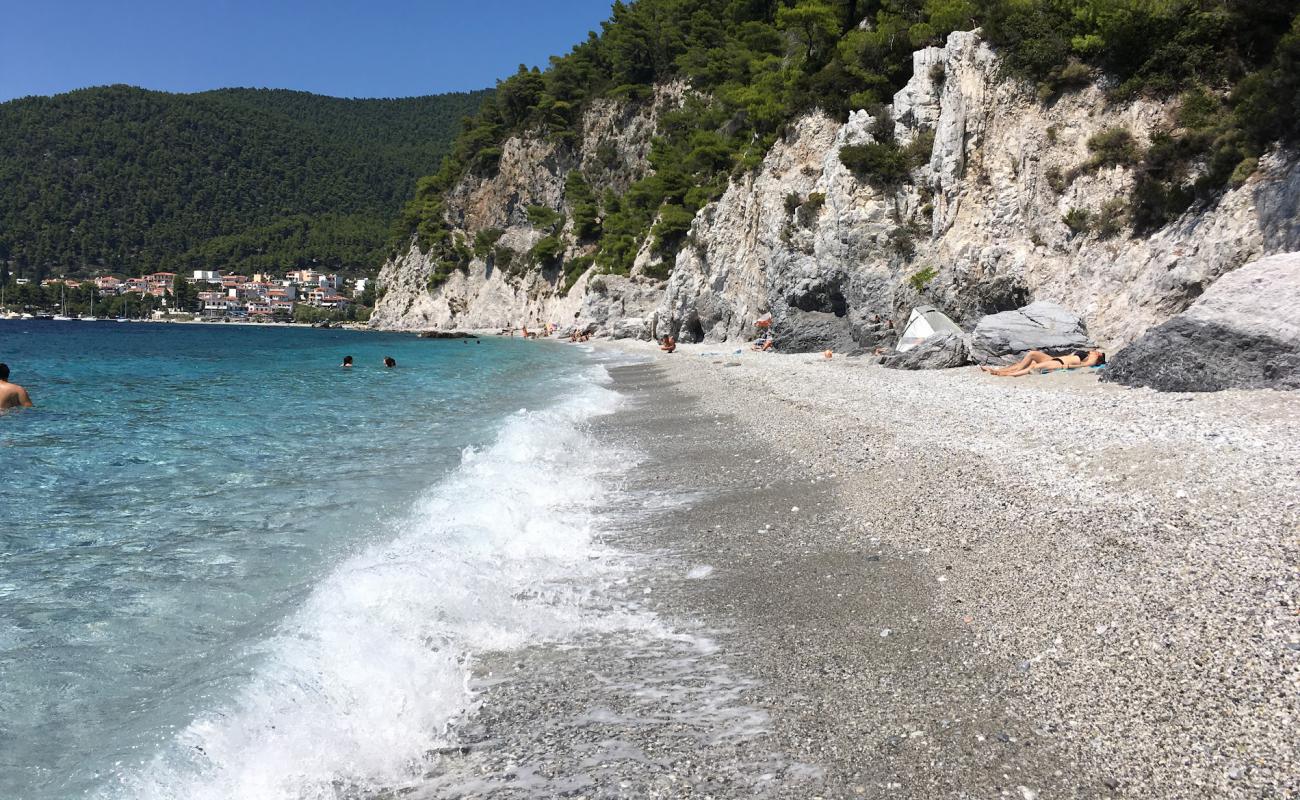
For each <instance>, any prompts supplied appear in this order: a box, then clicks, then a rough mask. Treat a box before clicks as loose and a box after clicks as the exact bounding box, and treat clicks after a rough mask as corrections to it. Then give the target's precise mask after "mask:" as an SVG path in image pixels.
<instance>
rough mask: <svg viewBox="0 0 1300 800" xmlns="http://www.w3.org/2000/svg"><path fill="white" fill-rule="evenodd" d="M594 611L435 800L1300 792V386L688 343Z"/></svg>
mask: <svg viewBox="0 0 1300 800" xmlns="http://www.w3.org/2000/svg"><path fill="white" fill-rule="evenodd" d="M622 347H623V348H624V349H630V350H632V351H634V352H636V353H639V354H640V355H642V356H645V357H647V363H644V364H640V365H635V366H625V367H617V368H614V369H613V370H612V372H613V374H614V376H615V383H616V388H618V389H619V391H621V392H623V393H625V394H626V395H628V397H629V403H628V407H627V408H626V409H625V410H624V411H623V412H620V413H619V414H617V415H615V416H614V417H613V418H611V419H608V420H606V421H603V422H601V423H600V429H599V430H598V435H600V436H602V437H604V438H606V440H607V441H609V442H611V443H616V444H618V445H619V446H623V447H629V448H635V449H637V451H638V452H640V453H641V454H642V455H641V458H642V462H641V463H640V464H639V466H638V467H637V469H636V470H634V477H633V478H632V479H630V480H629V482H628V485H627V486H626V487H624V491H623V494H622V495H621V498H622V500H621V502H622V503H624V505H625V507H624V508H623V509H621V511H620V512H619V513H620V514H621V517H620V519H621V520H622V522H621V523H620V525H619V527H618V529H617V530H616V531H615V532H614V533H613V534H612V536H611V538H612V540H613V541H612V543H613V544H615V545H616V546H618V547H620V548H622V549H624V550H626V551H628V552H629V553H631V554H633V555H632V558H633V567H632V569H631V570H630V571H629V573H628V575H627V578H626V580H624V581H622V582H621V584H620V585H619V586H618V587H616V589H615V590H613V591H612V592H610V597H609V598H608V600H607V602H610V603H621V604H627V605H628V606H630V607H631V606H634V607H636V608H637V609H640V610H641V611H643V612H644V613H646V614H649V615H652V616H653V617H654V618H655V619H657V620H659V621H660V623H661V624H662V625H663V627H664V630H665V631H669V632H670V633H664V634H661V635H658V636H648V635H645V634H644V633H639V634H634V633H632V632H624V633H618V632H611V633H605V634H601V635H600V636H593V637H591V640H590V641H582V642H576V643H572V644H569V645H565V646H563V647H555V646H552V647H539V648H533V649H531V650H529V651H527V652H525V653H523V654H520V653H513V654H502V655H500V656H499V657H490V658H488V659H486V660H485V661H484V662H483V663H482V664H480V670H479V674H480V685H481V687H482V688H483V689H484V694H483V700H484V702H483V703H482V705H481V707H479V708H478V710H477V711H476V712H475V713H474V714H473V715H472V716H471V717H470V718H469V719H467V720H466V721H465V723H464V725H463V727H462V729H461V731H460V733H459V736H460V737H461V741H463V743H464V744H463V746H462V747H459V748H456V749H454V751H453V752H449V753H448V754H446V755H445V756H444V757H443V762H442V763H440V764H439V765H438V768H437V769H436V770H435V773H434V774H433V775H431V776H430V781H431V782H430V784H429V785H428V786H427V787H426V789H425V792H424V794H426V795H427V796H429V797H435V796H436V797H442V796H457V797H460V796H464V797H480V796H481V797H488V796H490V797H542V796H572V797H719V798H721V797H751V796H763V797H864V796H865V797H915V798H923V797H924V798H930V797H971V798H975V797H1012V798H1033V797H1038V798H1044V800H1046V798H1052V797H1125V798H1182V797H1188V798H1201V797H1205V798H1209V797H1216V798H1217V797H1228V798H1289V797H1300V733H1297V731H1300V713H1298V708H1300V439H1298V438H1297V433H1300V395H1297V394H1296V393H1284V392H1271V391H1232V392H1221V393H1214V394H1195V395H1193V394H1158V393H1155V392H1152V391H1149V390H1145V389H1124V388H1120V387H1116V386H1112V385H1107V384H1101V383H1099V382H1097V380H1096V376H1095V375H1092V374H1077V373H1076V374H1056V375H1052V374H1049V375H1040V376H1033V377H1027V378H1021V379H1004V378H994V377H991V376H987V375H984V374H983V373H981V372H979V371H978V370H977V369H974V368H971V369H959V370H945V371H941V372H902V371H895V370H886V369H883V368H881V367H879V366H878V365H875V364H872V363H869V360H868V359H855V358H843V357H838V356H837V357H835V358H834V359H832V360H830V361H826V360H823V359H821V358H820V357H812V356H778V355H775V354H770V353H752V352H749V351H748V350H746V351H744V352H740V353H737V352H734V350H735V349H736V348H735V347H734V346H733V347H725V346H718V345H714V346H712V347H709V346H682V347H681V348H679V350H678V352H677V353H674V354H671V355H665V354H660V353H658V352H657V351H652V350H650V349H648V348H646V347H645V346H644V345H623V346H622Z"/></svg>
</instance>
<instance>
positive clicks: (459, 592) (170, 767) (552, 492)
mask: <svg viewBox="0 0 1300 800" xmlns="http://www.w3.org/2000/svg"><path fill="white" fill-rule="evenodd" d="M599 374H601V375H604V371H603V370H600V372H599ZM617 403H618V396H617V395H616V394H615V393H614V392H612V391H610V390H608V389H605V388H601V387H600V386H597V385H595V382H594V381H591V380H587V381H584V382H583V385H582V388H580V389H578V390H575V391H574V393H573V394H572V396H571V397H570V399H568V400H566V401H564V402H563V403H561V404H559V405H557V406H555V407H553V408H550V409H547V410H543V411H525V410H521V411H519V412H517V413H516V414H514V415H512V416H511V417H510V418H509V419H508V420H507V421H506V422H505V424H504V426H503V428H502V429H501V431H500V432H499V435H498V437H497V439H496V441H495V443H494V444H492V445H491V446H489V447H486V448H484V449H483V450H481V451H474V450H467V451H466V452H465V453H464V454H463V458H462V463H461V465H460V467H459V468H458V469H457V470H456V471H455V472H453V473H452V474H451V475H450V476H448V478H447V479H446V480H445V481H443V482H442V483H440V484H439V485H438V486H436V487H434V488H433V489H431V490H430V492H429V493H428V494H427V496H426V497H424V498H423V499H422V500H421V501H420V502H419V503H417V504H416V507H415V508H414V510H413V511H412V513H411V514H410V515H409V516H408V517H407V518H406V519H404V520H403V521H401V522H400V523H399V525H398V531H397V535H396V536H395V538H393V539H392V540H391V541H389V542H387V543H385V544H383V545H380V546H375V547H372V548H370V549H368V550H366V551H365V552H362V553H360V554H358V555H356V556H354V557H352V558H350V559H348V560H347V561H346V562H344V563H343V564H341V565H340V566H339V567H338V568H337V569H336V570H334V572H333V573H332V574H331V575H330V576H329V577H328V579H326V580H325V581H324V582H323V583H322V584H321V585H319V586H318V587H316V588H315V590H314V591H313V592H312V594H311V596H310V597H309V599H308V601H307V602H306V604H305V605H304V607H303V608H301V609H300V610H299V612H298V613H296V614H295V615H294V616H293V617H292V618H291V619H290V620H289V621H288V622H287V623H286V624H285V626H284V628H283V630H282V632H281V633H280V635H278V636H277V637H275V638H274V639H273V640H271V641H269V642H268V643H267V644H266V658H265V660H264V662H263V664H262V666H260V667H259V668H258V670H257V672H256V674H255V675H254V677H253V678H252V679H251V681H250V683H249V685H247V686H246V687H245V688H244V690H243V691H242V692H241V693H240V695H239V696H238V698H237V699H236V700H235V701H234V702H233V703H231V704H230V705H229V707H227V708H225V709H223V710H221V711H218V712H215V713H211V714H208V715H206V716H204V717H203V718H201V719H198V720H197V721H195V722H194V723H192V724H191V725H190V726H189V727H188V728H187V729H185V730H184V731H183V732H181V733H180V734H179V735H178V736H177V738H176V740H175V742H174V743H173V745H172V746H171V747H169V748H168V749H167V751H165V752H163V753H161V754H159V755H158V756H156V757H155V758H154V759H153V760H152V761H151V762H150V763H148V764H146V765H145V766H143V767H142V768H141V769H140V770H139V771H136V772H130V773H125V774H122V775H119V776H117V777H116V778H115V780H114V784H113V785H112V786H110V787H108V788H107V789H106V790H105V791H104V792H102V793H101V796H103V797H122V796H127V797H132V798H142V799H145V800H162V799H163V798H168V799H171V798H177V799H179V798H184V800H208V798H211V799H212V800H216V799H217V798H223V799H224V798H235V797H237V798H241V800H270V799H271V798H335V797H340V796H345V795H349V794H354V793H356V791H357V790H358V789H361V790H364V789H371V788H381V787H386V788H396V787H400V786H402V785H404V784H407V783H409V782H411V781H414V780H416V779H418V777H419V775H420V773H421V766H422V760H423V758H424V755H425V754H426V753H427V752H428V751H429V750H430V749H431V748H434V747H437V746H439V745H441V744H445V743H446V736H447V731H448V726H449V725H451V724H452V723H453V722H455V721H456V719H457V718H458V717H460V715H462V714H463V713H464V712H465V711H466V710H468V709H469V708H471V707H472V704H473V702H474V698H473V694H472V692H471V691H470V690H469V689H468V688H467V682H468V678H469V676H470V671H471V668H472V661H473V658H474V654H475V653H480V652H483V651H488V650H499V649H506V648H516V647H520V646H523V645H526V644H529V643H532V642H537V641H544V640H556V639H563V638H566V637H570V636H572V635H574V634H575V633H577V632H579V631H582V630H587V629H591V628H593V627H595V628H610V627H617V626H620V625H624V624H629V623H630V621H631V619H630V617H629V618H624V619H619V618H618V617H619V615H618V614H615V613H613V612H612V611H611V610H610V609H609V608H605V609H604V610H601V609H600V608H599V606H598V605H597V604H595V603H593V602H592V601H591V593H592V592H593V591H595V590H598V588H599V587H600V586H602V585H605V584H607V582H609V581H611V580H613V579H614V578H616V576H617V575H618V572H619V564H618V561H617V559H616V558H615V557H614V556H613V554H612V553H611V552H610V551H608V550H605V549H603V548H602V547H601V545H600V542H599V539H598V534H599V530H598V517H597V513H596V512H597V509H598V508H599V506H600V505H601V504H602V503H603V502H605V501H606V500H607V499H608V492H609V491H611V487H610V483H611V481H610V479H609V478H610V476H616V475H617V472H618V469H619V465H620V464H622V463H626V459H624V458H621V457H620V456H618V455H617V454H613V453H609V452H608V451H602V450H600V449H598V448H596V447H594V446H593V445H592V443H591V442H590V441H589V440H588V438H587V436H586V434H585V433H584V431H583V425H582V423H583V422H584V421H585V420H587V419H589V418H591V417H592V416H593V415H597V414H602V413H608V412H610V411H612V410H613V409H614V408H615V407H616V405H617Z"/></svg>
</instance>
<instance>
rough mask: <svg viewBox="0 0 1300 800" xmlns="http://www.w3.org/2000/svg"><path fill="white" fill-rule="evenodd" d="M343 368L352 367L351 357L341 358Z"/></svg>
mask: <svg viewBox="0 0 1300 800" xmlns="http://www.w3.org/2000/svg"><path fill="white" fill-rule="evenodd" d="M343 366H345V367H350V366H352V356H343Z"/></svg>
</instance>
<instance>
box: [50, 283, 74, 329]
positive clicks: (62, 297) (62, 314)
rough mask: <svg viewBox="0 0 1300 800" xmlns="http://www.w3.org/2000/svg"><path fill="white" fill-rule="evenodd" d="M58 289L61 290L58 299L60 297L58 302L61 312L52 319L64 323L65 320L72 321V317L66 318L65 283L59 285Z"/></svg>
mask: <svg viewBox="0 0 1300 800" xmlns="http://www.w3.org/2000/svg"><path fill="white" fill-rule="evenodd" d="M59 288H60V289H62V291H61V292H60V293H59V297H60V301H59V302H60V304H61V305H62V307H63V310H62V311H60V312H59V313H57V314H55V315H54V318H55V319H56V320H60V321H65V322H66V321H67V320H70V319H72V317H69V316H68V285H67V284H66V283H61V284H59Z"/></svg>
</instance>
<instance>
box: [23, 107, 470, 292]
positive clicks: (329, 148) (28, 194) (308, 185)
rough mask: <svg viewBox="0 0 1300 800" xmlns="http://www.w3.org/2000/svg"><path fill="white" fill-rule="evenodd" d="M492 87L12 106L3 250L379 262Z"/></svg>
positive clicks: (91, 266)
mask: <svg viewBox="0 0 1300 800" xmlns="http://www.w3.org/2000/svg"><path fill="white" fill-rule="evenodd" d="M489 95H490V92H484V91H480V92H471V93H461V94H447V95H438V96H430V97H416V98H406V99H399V100H345V99H339V98H332V97H321V96H318V95H312V94H307V93H304V92H291V91H283V90H257V89H225V90H219V91H214V92H205V93H200V94H192V95H178V94H168V93H163V92H153V91H145V90H142V89H137V88H134V87H129V86H107V87H99V88H94V89H85V90H81V91H76V92H69V93H67V94H63V95H58V96H55V97H29V98H24V99H21V100H14V101H11V102H8V103H3V104H0V186H2V187H3V191H2V192H0V263H3V262H4V261H5V260H8V261H9V269H10V270H11V271H13V272H15V273H18V274H22V275H25V276H27V277H34V278H39V277H42V276H44V275H47V274H64V273H66V274H69V275H77V274H86V273H88V272H91V271H98V270H112V271H117V272H128V273H132V274H135V273H140V272H151V271H155V270H158V269H186V268H190V267H200V266H204V267H208V266H210V267H213V268H233V269H239V270H255V269H259V268H283V267H289V266H293V265H307V264H311V263H319V264H321V265H324V266H327V267H329V268H331V269H343V270H345V271H348V270H351V269H372V268H373V267H374V265H375V264H376V263H377V260H379V259H380V257H381V254H382V248H383V246H384V244H385V243H386V242H387V241H388V239H389V237H390V235H391V221H392V219H393V216H394V215H395V214H396V212H397V211H398V209H399V208H400V207H401V204H402V201H403V200H405V199H406V198H407V197H409V196H410V194H411V192H412V191H413V188H414V184H415V179H416V178H417V177H418V176H419V175H422V174H426V173H428V172H431V171H433V170H434V169H436V168H437V166H438V164H439V162H440V160H441V159H442V156H443V155H444V154H445V153H446V152H447V150H448V146H449V143H450V141H451V139H452V137H453V136H454V135H455V132H456V131H457V130H458V129H459V127H460V121H461V119H462V118H463V117H465V116H466V115H469V114H472V113H474V112H475V110H476V109H477V108H478V106H479V104H480V103H481V102H482V100H483V98H484V97H486V96H489Z"/></svg>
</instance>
